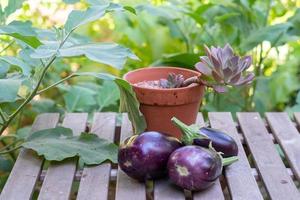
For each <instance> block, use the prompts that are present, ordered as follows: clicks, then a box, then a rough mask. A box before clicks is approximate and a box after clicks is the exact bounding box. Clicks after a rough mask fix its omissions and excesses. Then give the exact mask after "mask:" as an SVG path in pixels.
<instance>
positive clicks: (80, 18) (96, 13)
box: [65, 4, 109, 32]
mask: <svg viewBox="0 0 300 200" xmlns="http://www.w3.org/2000/svg"><path fill="white" fill-rule="evenodd" d="M108 7H109V4H104V5H99V6H92V7H90V8H88V9H87V10H85V11H81V10H73V11H72V12H71V13H70V14H69V16H68V19H67V21H66V24H65V29H66V30H67V31H68V32H70V31H72V30H74V29H76V28H77V27H79V26H81V25H83V24H86V23H89V22H92V21H95V20H97V19H99V18H100V17H102V16H103V15H104V14H105V11H106V9H107V8H108Z"/></svg>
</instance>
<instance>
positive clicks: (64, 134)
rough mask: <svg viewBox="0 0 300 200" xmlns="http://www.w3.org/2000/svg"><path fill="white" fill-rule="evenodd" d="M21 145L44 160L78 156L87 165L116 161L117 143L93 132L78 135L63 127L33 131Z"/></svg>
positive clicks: (60, 159) (59, 159)
mask: <svg viewBox="0 0 300 200" xmlns="http://www.w3.org/2000/svg"><path fill="white" fill-rule="evenodd" d="M22 146H23V147H25V148H28V149H33V150H34V151H36V152H37V154H38V155H41V156H44V157H45V159H46V160H52V161H62V160H64V159H66V158H71V157H75V156H78V157H79V159H80V160H81V161H82V162H83V163H84V164H87V165H92V164H100V163H102V162H104V161H107V160H110V161H112V162H114V163H116V162H117V154H118V147H117V145H115V144H113V143H110V142H108V141H107V140H105V139H102V138H99V137H98V136H97V135H95V134H88V133H81V135H80V136H73V133H72V130H71V129H68V128H63V127H57V128H52V129H45V130H42V131H37V132H34V133H32V134H31V135H30V136H29V137H28V138H27V140H26V141H25V142H24V143H23V144H22Z"/></svg>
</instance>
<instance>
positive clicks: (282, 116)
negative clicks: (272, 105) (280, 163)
mask: <svg viewBox="0 0 300 200" xmlns="http://www.w3.org/2000/svg"><path fill="white" fill-rule="evenodd" d="M266 118H267V120H268V122H269V124H270V128H271V130H272V133H273V134H274V137H275V138H276V140H277V142H278V143H279V144H280V146H281V148H282V149H283V151H284V153H285V155H286V158H287V160H288V162H289V165H290V166H291V169H292V170H293V172H294V174H295V176H296V177H297V179H298V181H300V134H299V132H298V130H297V129H296V127H295V126H294V124H293V123H292V121H291V120H290V118H289V116H288V114H287V113H266Z"/></svg>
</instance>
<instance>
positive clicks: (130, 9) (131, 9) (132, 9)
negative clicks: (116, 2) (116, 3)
mask: <svg viewBox="0 0 300 200" xmlns="http://www.w3.org/2000/svg"><path fill="white" fill-rule="evenodd" d="M123 8H124V9H125V10H127V11H129V12H131V13H133V14H135V15H136V10H135V9H134V8H133V7H131V6H124V7H123Z"/></svg>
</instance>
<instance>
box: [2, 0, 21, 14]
mask: <svg viewBox="0 0 300 200" xmlns="http://www.w3.org/2000/svg"><path fill="white" fill-rule="evenodd" d="M24 1H25V0H9V1H8V5H7V6H6V7H5V8H4V13H5V16H6V17H8V16H9V15H10V14H12V13H14V12H15V11H16V10H17V9H19V8H21V7H22V4H23V2H24Z"/></svg>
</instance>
